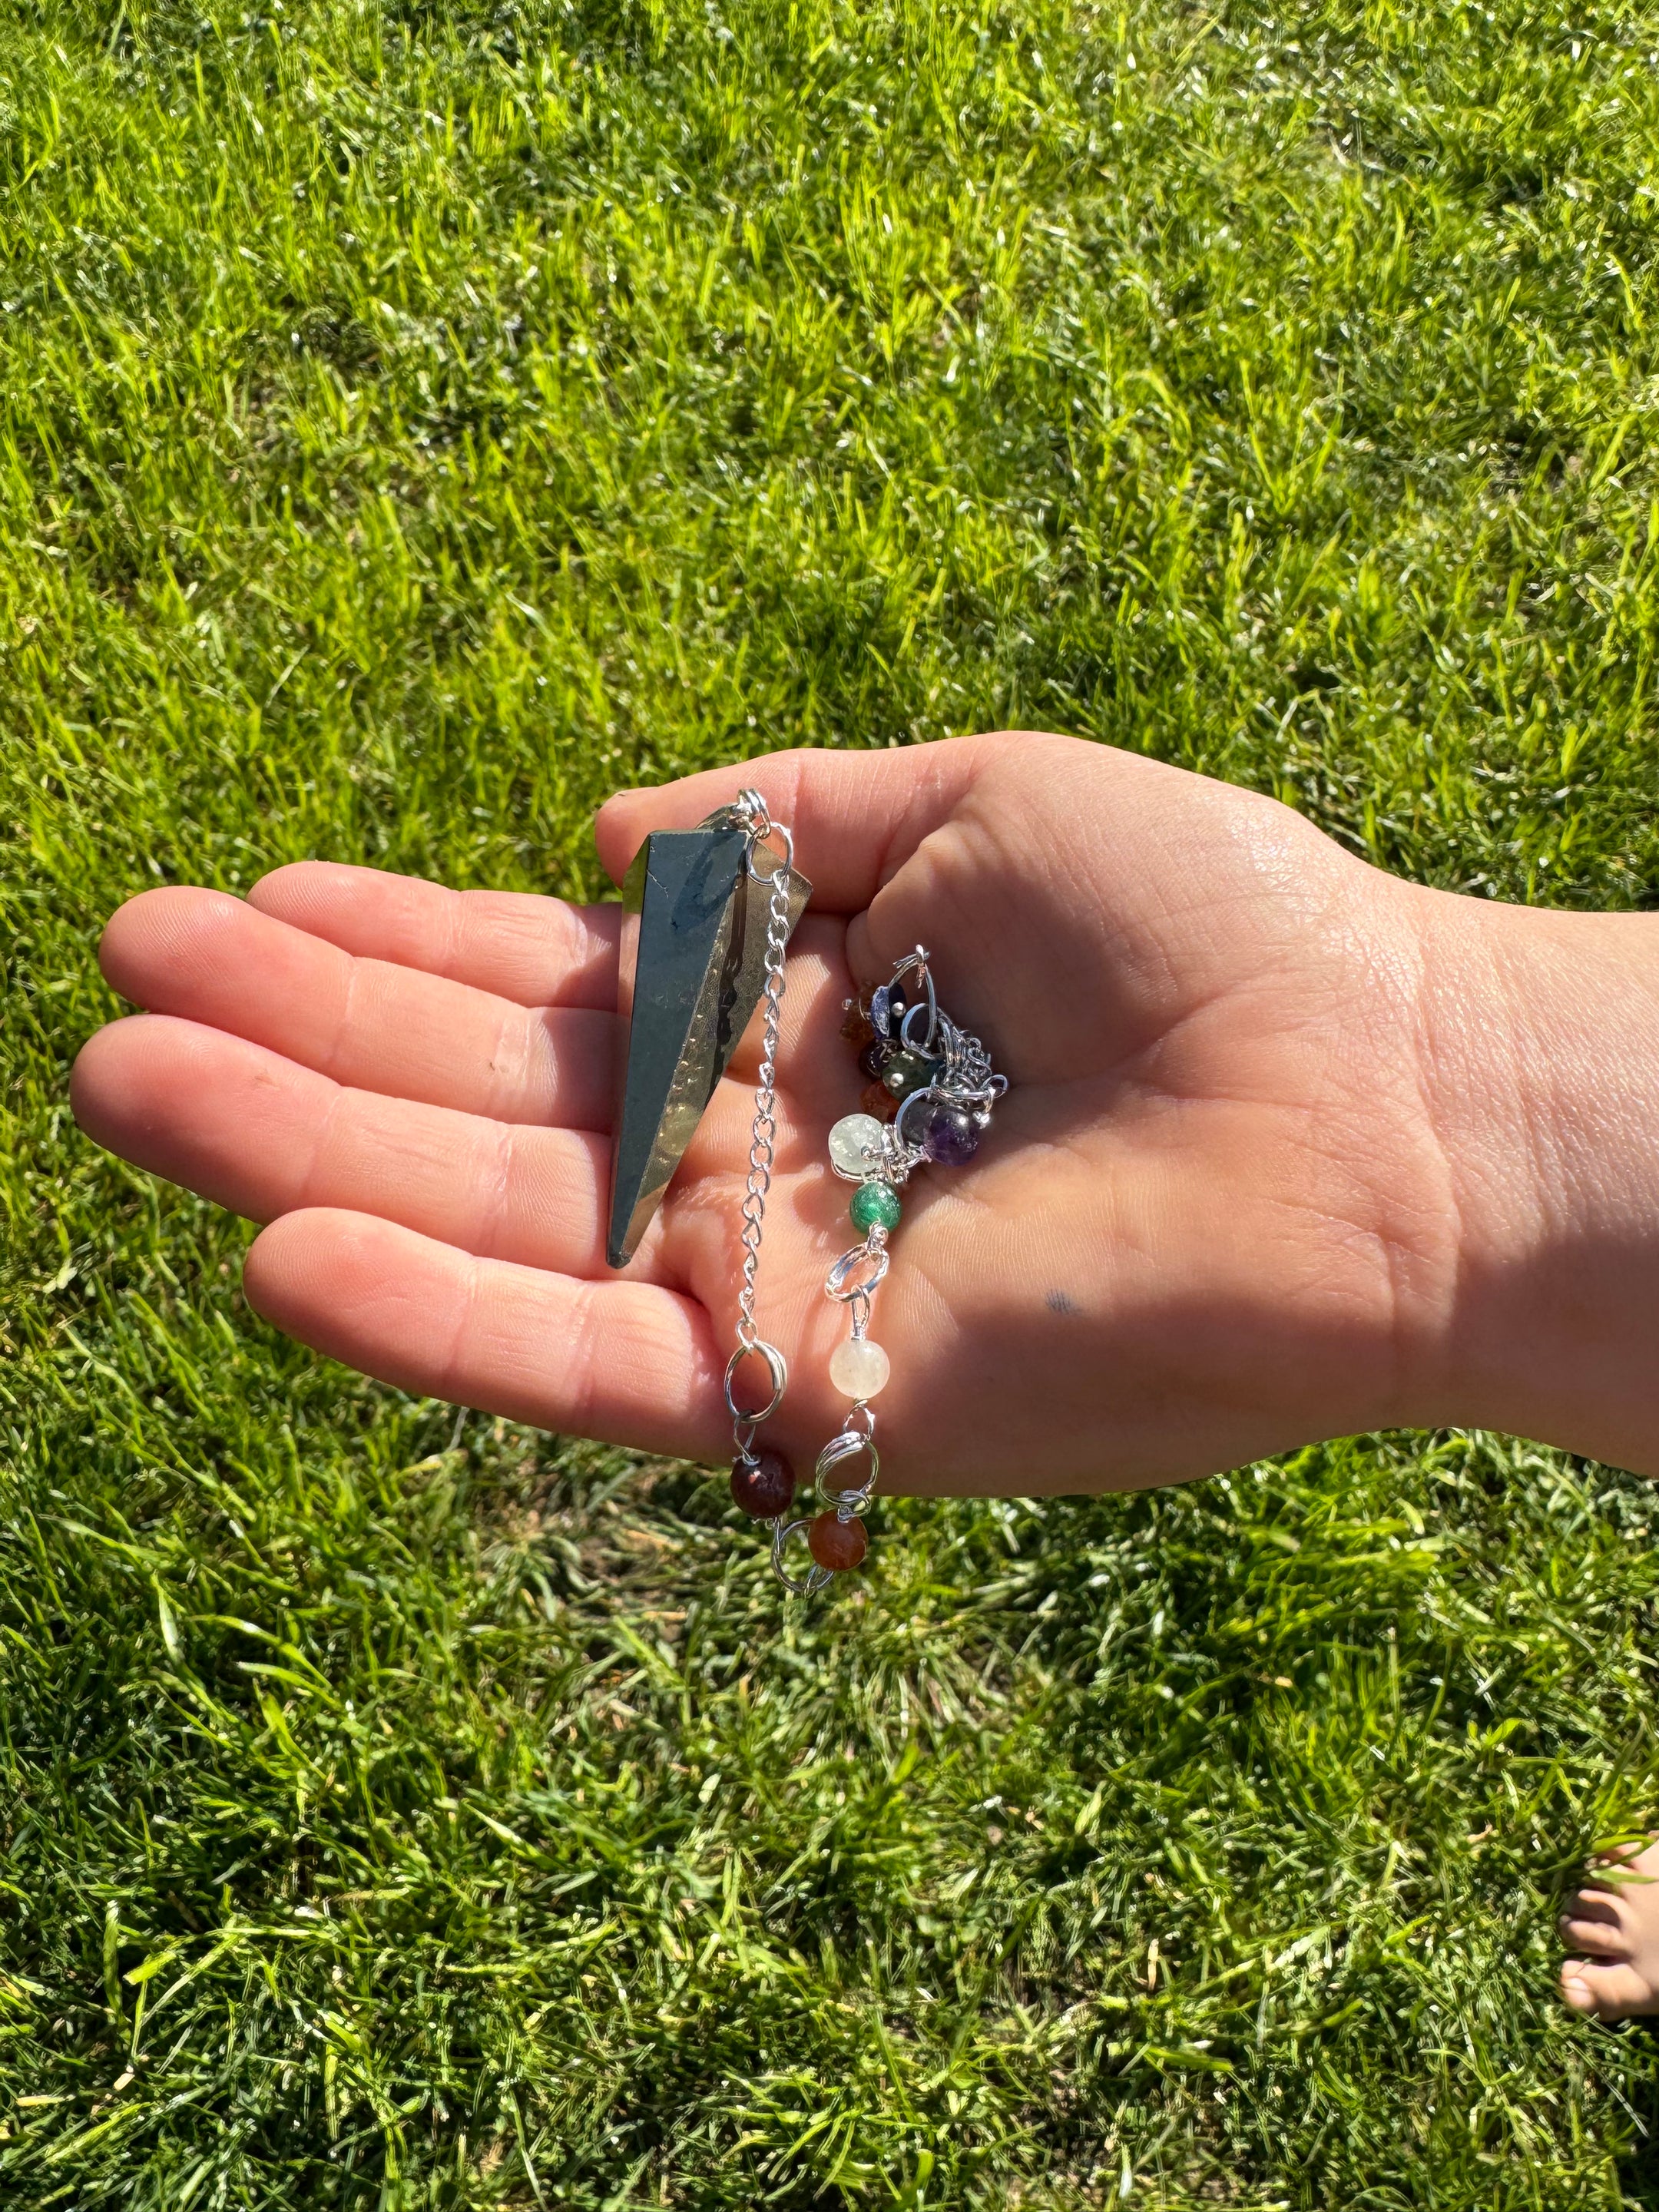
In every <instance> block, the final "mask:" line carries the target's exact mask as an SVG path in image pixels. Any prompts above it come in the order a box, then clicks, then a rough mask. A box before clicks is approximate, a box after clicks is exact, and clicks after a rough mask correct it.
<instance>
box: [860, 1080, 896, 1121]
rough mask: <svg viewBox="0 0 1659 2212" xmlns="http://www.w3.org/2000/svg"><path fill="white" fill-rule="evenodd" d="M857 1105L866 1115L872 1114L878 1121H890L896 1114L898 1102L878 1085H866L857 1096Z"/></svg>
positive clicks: (890, 1093)
mask: <svg viewBox="0 0 1659 2212" xmlns="http://www.w3.org/2000/svg"><path fill="white" fill-rule="evenodd" d="M859 1104H860V1106H861V1107H862V1108H863V1109H864V1110H865V1112H866V1114H873V1115H875V1117H876V1119H877V1121H891V1120H892V1118H893V1116H894V1115H895V1114H896V1113H897V1112H898V1100H897V1099H896V1098H895V1097H894V1096H893V1094H892V1092H891V1091H889V1090H888V1089H887V1088H886V1086H885V1085H883V1084H880V1083H866V1085H865V1086H864V1089H863V1091H861V1092H860V1095H859Z"/></svg>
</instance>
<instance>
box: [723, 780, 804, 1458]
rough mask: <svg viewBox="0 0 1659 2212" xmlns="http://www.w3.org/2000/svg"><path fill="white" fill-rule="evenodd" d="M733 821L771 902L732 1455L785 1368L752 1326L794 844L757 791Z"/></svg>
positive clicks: (765, 1413)
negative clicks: (770, 842) (777, 842)
mask: <svg viewBox="0 0 1659 2212" xmlns="http://www.w3.org/2000/svg"><path fill="white" fill-rule="evenodd" d="M732 817H733V819H734V820H735V821H736V822H738V823H739V824H740V825H741V826H742V827H743V828H744V829H746V830H747V831H748V832H749V841H750V842H749V861H748V866H749V873H750V878H751V880H752V881H754V882H755V883H757V884H766V885H767V887H768V889H769V893H770V898H769V905H768V908H767V920H766V985H765V988H764V990H763V993H762V995H761V1063H760V1070H759V1073H758V1074H757V1077H756V1080H755V1121H754V1127H753V1129H752V1131H751V1132H750V1139H749V1181H748V1185H747V1187H746V1188H745V1189H744V1198H743V1239H742V1242H743V1287H742V1289H741V1291H739V1292H738V1348H737V1350H736V1351H735V1352H733V1353H732V1357H731V1358H730V1360H729V1361H728V1362H727V1363H726V1409H727V1411H728V1412H729V1413H731V1416H732V1440H733V1442H734V1443H736V1445H737V1448H738V1455H739V1457H741V1458H744V1459H747V1458H749V1457H750V1455H751V1454H752V1452H753V1450H754V1444H755V1432H756V1431H757V1429H758V1428H759V1426H760V1425H761V1423H762V1422H763V1421H764V1420H766V1419H769V1417H770V1416H771V1415H772V1414H773V1413H776V1411H777V1409H778V1407H779V1405H780V1403H781V1401H782V1398H783V1394H784V1390H785V1389H786V1388H787V1383H788V1373H789V1370H788V1368H787V1365H786V1364H785V1361H784V1357H783V1354H782V1353H781V1352H780V1351H779V1350H778V1349H777V1347H776V1346H775V1345H772V1344H769V1343H768V1342H767V1341H766V1340H765V1339H764V1338H763V1336H762V1335H761V1334H760V1331H759V1328H757V1325H756V1322H755V1285H756V1279H757V1274H758V1273H759V1270H760V1254H761V1240H762V1237H763V1235H764V1233H765V1228H766V1200H767V1195H768V1194H769V1192H770V1190H771V1188H772V1166H773V1161H774V1158H775V1146H776V1143H777V1134H778V1123H777V1082H778V1070H777V1059H778V1025H779V1021H780V1018H781V1010H782V1006H783V984H784V954H785V953H786V951H787V949H788V945H789V878H790V871H791V868H792V866H793V861H794V840H793V838H792V837H791V836H790V834H789V832H788V830H787V829H786V828H785V827H784V825H783V824H782V823H775V822H774V821H773V819H772V817H771V816H770V815H769V813H768V812H767V809H766V801H765V800H764V799H763V798H762V797H761V795H760V793H759V792H757V791H744V792H741V793H739V794H738V800H737V804H736V805H734V806H733V807H732ZM771 836H777V837H779V838H780V839H781V841H782V844H783V848H784V850H783V858H782V859H781V860H780V861H779V862H778V864H777V866H776V867H775V869H773V870H772V871H771V872H770V873H769V874H768V873H764V872H763V871H762V870H760V869H759V868H757V866H756V865H755V856H756V854H757V853H758V852H759V851H760V849H761V848H762V846H763V845H764V843H765V842H766V841H767V839H768V838H769V837H771ZM751 1354H754V1355H756V1356H757V1357H758V1358H761V1359H763V1361H764V1362H765V1364H766V1368H767V1372H768V1375H769V1378H770V1382H771V1395H770V1397H769V1400H768V1401H767V1403H766V1405H765V1406H764V1407H761V1408H760V1409H759V1410H758V1411H756V1412H745V1411H744V1409H743V1408H742V1407H739V1406H738V1402H737V1401H736V1399H735V1398H734V1397H733V1395H732V1384H733V1383H734V1382H735V1381H736V1379H737V1373H738V1368H739V1367H740V1366H741V1365H742V1364H743V1363H744V1360H745V1359H747V1358H749V1357H750V1355H751Z"/></svg>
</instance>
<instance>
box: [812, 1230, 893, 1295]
mask: <svg viewBox="0 0 1659 2212" xmlns="http://www.w3.org/2000/svg"><path fill="white" fill-rule="evenodd" d="M860 1260H864V1261H868V1263H869V1267H870V1272H869V1273H868V1275H867V1276H866V1277H865V1278H864V1279H862V1280H861V1281H859V1282H854V1280H853V1279H852V1276H853V1271H854V1268H855V1267H857V1266H858V1264H859V1262H860ZM892 1264H893V1259H892V1255H891V1253H890V1252H889V1251H888V1249H887V1248H886V1246H885V1245H883V1246H881V1248H880V1249H878V1250H877V1251H875V1252H872V1250H871V1249H870V1247H869V1245H868V1244H854V1247H853V1249H852V1250H851V1251H850V1252H843V1253H842V1255H841V1257H840V1259H839V1260H837V1261H836V1264H835V1266H834V1267H831V1269H830V1270H829V1273H828V1274H827V1275H826V1276H825V1277H824V1279H823V1295H824V1296H825V1297H827V1298H836V1299H838V1300H839V1301H840V1303H841V1304H842V1305H848V1304H851V1303H852V1301H853V1300H854V1298H868V1297H869V1296H870V1294H871V1292H872V1291H874V1290H875V1289H876V1288H877V1287H878V1285H880V1284H881V1283H882V1282H883V1281H884V1279H885V1278H886V1274H887V1270H888V1269H889V1267H891V1266H892Z"/></svg>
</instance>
